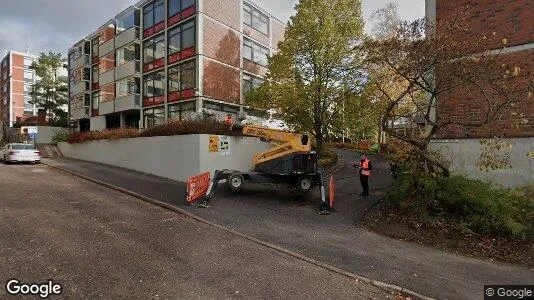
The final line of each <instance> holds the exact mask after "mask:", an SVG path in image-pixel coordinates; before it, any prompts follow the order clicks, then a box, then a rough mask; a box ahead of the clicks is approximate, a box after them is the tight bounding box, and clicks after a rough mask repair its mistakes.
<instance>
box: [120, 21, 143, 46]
mask: <svg viewBox="0 0 534 300" xmlns="http://www.w3.org/2000/svg"><path fill="white" fill-rule="evenodd" d="M139 34H140V32H139V27H135V26H134V27H131V28H130V29H128V30H125V31H123V32H121V33H119V35H117V36H116V37H115V49H118V48H120V47H122V46H125V45H128V44H129V43H131V42H133V41H138V40H139Z"/></svg>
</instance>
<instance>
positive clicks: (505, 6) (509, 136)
mask: <svg viewBox="0 0 534 300" xmlns="http://www.w3.org/2000/svg"><path fill="white" fill-rule="evenodd" d="M466 5H469V6H470V17H469V18H468V19H467V20H466V21H467V22H468V26H469V33H468V34H467V35H466V34H465V33H459V36H458V37H459V38H460V39H470V38H473V37H475V36H478V37H482V36H485V37H486V39H487V41H488V43H489V45H490V47H491V49H488V50H490V51H493V52H496V53H500V54H501V55H502V57H503V58H504V60H505V61H506V62H507V64H508V65H510V66H520V68H521V77H522V78H526V79H529V78H530V79H531V78H534V17H533V16H534V1H532V0H515V1H494V0H478V1H469V0H426V17H427V21H429V22H430V23H435V22H436V21H440V20H441V21H445V22H447V21H448V20H452V19H454V18H455V17H456V16H455V14H456V12H457V9H458V8H461V7H465V6H466ZM437 30H439V26H438V27H437ZM503 39H506V41H507V44H506V47H504V48H503ZM438 76H439V74H438ZM525 98H527V96H525ZM444 99H445V100H447V101H443V100H444ZM437 101H438V107H439V113H440V114H441V115H442V117H443V118H445V119H447V118H453V119H454V118H457V119H460V120H462V119H463V120H470V121H479V120H483V119H482V118H483V117H484V109H483V108H480V107H476V106H474V105H472V104H471V99H469V98H468V97H466V96H465V95H464V94H462V91H461V90H451V91H449V92H448V93H447V94H442V95H440V96H439V97H438V99H437ZM442 103H447V105H444V104H442ZM519 105H521V106H519ZM512 108H513V109H514V111H520V113H521V114H522V118H524V119H526V120H527V122H526V123H525V124H522V125H521V126H514V122H513V121H512V119H511V118H512V116H513V112H511V111H510V110H509V109H508V108H504V109H503V110H502V114H501V116H500V117H499V118H498V119H497V120H494V121H492V122H490V123H488V124H486V125H484V126H482V127H479V128H468V129H465V130H458V128H452V127H451V128H448V129H447V130H442V131H441V132H439V133H438V134H437V135H436V140H435V141H434V142H435V143H434V144H435V145H437V146H439V147H440V148H441V149H442V150H444V151H443V152H444V153H445V154H446V156H447V157H448V158H449V159H450V161H451V163H452V166H453V169H458V170H461V171H462V172H463V173H466V174H468V175H471V176H473V177H477V178H483V179H490V180H492V181H495V182H498V183H500V184H504V185H506V186H512V185H522V184H527V183H532V182H533V180H534V159H533V158H529V157H527V155H526V154H527V153H528V152H529V151H531V150H533V147H534V102H532V101H531V102H528V101H527V102H525V103H518V104H517V105H514V106H513V107H512ZM494 137H499V138H501V139H503V140H504V141H506V142H509V143H510V144H511V145H513V147H512V148H511V149H509V152H508V153H507V154H506V155H508V156H509V157H510V163H511V166H512V169H510V170H496V171H492V172H480V171H479V170H478V167H477V165H476V163H477V161H478V159H479V157H480V154H481V146H480V143H479V140H480V139H484V138H494ZM499 153H500V152H499V151H497V154H499Z"/></svg>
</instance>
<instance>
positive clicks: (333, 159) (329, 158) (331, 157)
mask: <svg viewBox="0 0 534 300" xmlns="http://www.w3.org/2000/svg"><path fill="white" fill-rule="evenodd" d="M337 159H338V157H337V154H336V153H334V151H332V149H331V148H329V147H325V149H324V151H323V154H322V157H320V158H319V160H318V161H317V165H319V166H320V167H328V166H332V165H335V164H336V163H337Z"/></svg>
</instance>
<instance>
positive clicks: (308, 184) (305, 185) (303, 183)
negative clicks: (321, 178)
mask: <svg viewBox="0 0 534 300" xmlns="http://www.w3.org/2000/svg"><path fill="white" fill-rule="evenodd" d="M295 187H296V188H297V190H298V191H299V192H301V193H307V192H309V191H310V190H311V189H312V188H313V180H312V178H311V177H310V176H301V177H299V179H297V184H296V185H295Z"/></svg>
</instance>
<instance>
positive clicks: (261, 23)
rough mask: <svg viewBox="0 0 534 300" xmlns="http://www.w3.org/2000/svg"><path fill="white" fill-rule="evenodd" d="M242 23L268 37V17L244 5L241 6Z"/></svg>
mask: <svg viewBox="0 0 534 300" xmlns="http://www.w3.org/2000/svg"><path fill="white" fill-rule="evenodd" d="M243 22H244V23H245V24H247V25H248V26H250V27H252V28H254V29H256V30H257V31H259V32H261V33H263V34H265V35H269V17H268V16H266V15H265V14H263V13H261V12H260V11H259V10H257V9H256V8H254V7H252V6H250V5H248V4H246V3H245V4H244V5H243Z"/></svg>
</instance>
